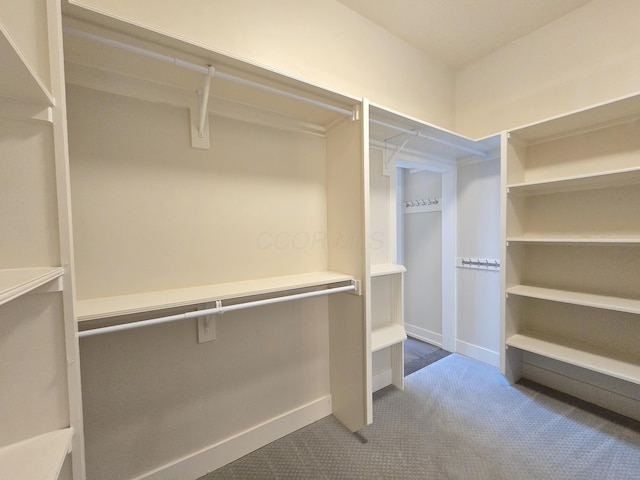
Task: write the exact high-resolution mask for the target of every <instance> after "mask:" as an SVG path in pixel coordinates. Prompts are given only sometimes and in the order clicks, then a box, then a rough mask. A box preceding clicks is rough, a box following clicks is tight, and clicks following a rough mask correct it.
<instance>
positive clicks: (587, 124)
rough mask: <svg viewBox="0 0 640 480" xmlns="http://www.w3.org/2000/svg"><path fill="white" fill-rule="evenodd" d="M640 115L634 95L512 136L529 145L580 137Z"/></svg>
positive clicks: (531, 126)
mask: <svg viewBox="0 0 640 480" xmlns="http://www.w3.org/2000/svg"><path fill="white" fill-rule="evenodd" d="M639 114H640V95H637V94H633V95H630V96H628V97H624V98H620V99H618V100H615V101H612V102H606V103H603V104H600V105H594V106H591V107H587V108H584V109H581V110H577V111H575V112H572V113H569V114H564V115H559V116H557V117H554V118H550V119H548V120H545V121H543V122H538V123H535V124H531V125H527V126H523V127H521V128H518V129H517V130H513V131H512V132H511V134H513V135H515V136H517V137H518V138H520V139H522V140H524V141H526V142H528V143H529V144H534V143H542V142H546V141H549V140H553V139H557V138H561V137H566V136H570V135H575V134H581V133H585V132H589V131H593V130H596V129H599V128H603V127H606V126H607V125H610V124H619V123H624V122H626V121H630V120H633V119H635V118H637V117H638V115H639Z"/></svg>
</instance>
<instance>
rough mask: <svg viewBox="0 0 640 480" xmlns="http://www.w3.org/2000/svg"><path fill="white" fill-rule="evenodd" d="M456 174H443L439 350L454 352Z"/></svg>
mask: <svg viewBox="0 0 640 480" xmlns="http://www.w3.org/2000/svg"><path fill="white" fill-rule="evenodd" d="M457 173H458V172H457V170H451V171H449V172H443V173H442V348H443V349H445V350H447V351H448V352H454V351H455V348H456V346H455V341H456V331H457V298H456V297H457V295H456V284H457V281H456V278H457V277H456V255H457V251H456V250H457V245H458V236H457V232H458V225H457V223H458V220H457V212H458V204H457V178H458V176H457Z"/></svg>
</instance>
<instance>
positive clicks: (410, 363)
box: [403, 337, 450, 377]
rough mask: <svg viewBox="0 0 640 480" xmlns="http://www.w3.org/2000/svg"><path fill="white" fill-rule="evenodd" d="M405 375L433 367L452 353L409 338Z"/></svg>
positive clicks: (405, 347) (406, 349)
mask: <svg viewBox="0 0 640 480" xmlns="http://www.w3.org/2000/svg"><path fill="white" fill-rule="evenodd" d="M403 348H404V375H405V377H406V376H407V375H411V374H412V373H414V372H417V371H418V370H420V369H421V368H424V367H426V366H427V365H431V364H432V363H433V362H437V361H438V360H441V359H443V358H444V357H446V356H447V355H449V354H450V352H447V351H446V350H443V349H441V348H440V347H436V346H435V345H431V344H429V343H426V342H422V341H420V340H417V339H415V338H411V337H409V338H407V339H406V340H405V341H404V347H403Z"/></svg>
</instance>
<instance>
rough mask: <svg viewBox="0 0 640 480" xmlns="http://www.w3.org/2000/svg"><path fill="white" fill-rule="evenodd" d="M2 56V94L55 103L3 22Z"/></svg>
mask: <svg viewBox="0 0 640 480" xmlns="http://www.w3.org/2000/svg"><path fill="white" fill-rule="evenodd" d="M0 58H2V63H3V65H2V71H3V73H2V75H0V96H2V97H9V98H13V99H15V100H21V101H24V102H29V103H35V104H39V105H48V106H53V105H54V104H55V101H54V98H53V96H52V95H51V93H50V92H49V89H48V88H47V87H45V85H44V83H43V82H42V80H41V79H40V76H39V75H38V74H37V73H36V72H35V70H34V69H33V68H32V67H31V66H30V65H29V62H28V61H27V60H26V59H25V58H24V56H23V55H22V54H21V53H20V49H19V48H18V47H17V45H16V44H15V42H14V41H13V39H12V38H11V35H10V34H9V33H8V32H7V30H6V28H5V27H4V25H2V23H0Z"/></svg>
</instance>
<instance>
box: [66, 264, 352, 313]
mask: <svg viewBox="0 0 640 480" xmlns="http://www.w3.org/2000/svg"><path fill="white" fill-rule="evenodd" d="M353 279H354V278H353V277H352V276H350V275H345V274H342V273H336V272H313V273H303V274H298V275H287V276H281V277H270V278H265V279H259V280H246V281H241V282H230V283H219V284H214V285H203V286H198V287H190V288H179V289H174V290H161V291H157V292H145V293H137V294H132V295H119V296H113V297H101V298H93V299H87V300H79V301H78V302H77V305H76V307H77V308H76V311H77V315H78V321H88V320H97V319H101V318H110V317H116V316H120V315H131V314H135V313H142V312H150V311H155V310H163V309H167V308H174V307H183V306H188V305H198V304H202V303H208V302H213V301H215V300H225V299H231V298H243V297H250V296H253V295H264V294H270V293H277V292H284V291H287V290H295V289H301V288H311V287H320V286H326V285H332V284H337V283H343V282H350V281H351V280H353Z"/></svg>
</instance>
